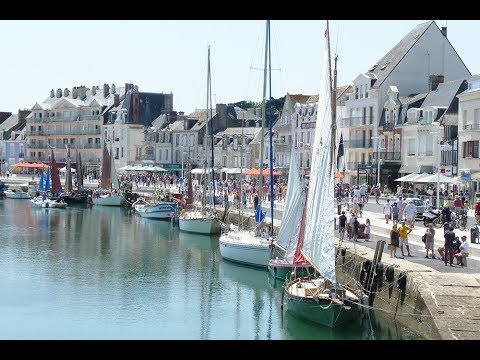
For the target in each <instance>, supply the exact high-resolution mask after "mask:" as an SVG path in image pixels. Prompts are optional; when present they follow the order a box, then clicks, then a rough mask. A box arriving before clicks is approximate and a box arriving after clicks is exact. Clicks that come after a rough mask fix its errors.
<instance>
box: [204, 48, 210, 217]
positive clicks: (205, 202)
mask: <svg viewBox="0 0 480 360" xmlns="http://www.w3.org/2000/svg"><path fill="white" fill-rule="evenodd" d="M207 67H208V69H209V68H210V45H209V46H208V65H207ZM209 75H210V74H209V71H208V70H207V107H206V109H205V134H204V136H203V151H204V155H205V159H204V161H203V175H202V176H203V187H202V188H203V191H202V213H203V214H204V213H205V211H206V207H207V200H206V199H207V178H208V176H207V164H208V152H207V139H208V123H209V122H208V115H209V112H208V108H209V90H210V79H209Z"/></svg>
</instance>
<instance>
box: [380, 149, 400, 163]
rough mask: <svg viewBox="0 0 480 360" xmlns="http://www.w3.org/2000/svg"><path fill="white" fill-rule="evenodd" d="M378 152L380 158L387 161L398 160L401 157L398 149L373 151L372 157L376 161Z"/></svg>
mask: <svg viewBox="0 0 480 360" xmlns="http://www.w3.org/2000/svg"><path fill="white" fill-rule="evenodd" d="M377 154H380V159H382V160H387V161H400V160H401V159H402V153H401V152H400V151H392V152H391V151H387V152H380V153H378V152H376V151H374V152H373V159H374V160H375V161H376V160H377V158H378V155H377Z"/></svg>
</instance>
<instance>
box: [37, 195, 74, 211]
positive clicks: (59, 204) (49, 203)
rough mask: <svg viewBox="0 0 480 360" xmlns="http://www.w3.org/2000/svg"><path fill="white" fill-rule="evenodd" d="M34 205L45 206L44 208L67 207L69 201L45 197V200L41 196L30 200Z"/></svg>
mask: <svg viewBox="0 0 480 360" xmlns="http://www.w3.org/2000/svg"><path fill="white" fill-rule="evenodd" d="M30 201H31V202H32V205H33V206H34V207H38V208H44V209H65V208H66V207H67V203H64V202H57V201H55V200H50V199H45V200H43V199H42V198H41V197H36V198H33V199H31V200H30Z"/></svg>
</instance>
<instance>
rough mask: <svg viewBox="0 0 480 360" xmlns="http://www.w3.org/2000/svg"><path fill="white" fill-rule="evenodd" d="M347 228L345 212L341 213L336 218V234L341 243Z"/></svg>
mask: <svg viewBox="0 0 480 360" xmlns="http://www.w3.org/2000/svg"><path fill="white" fill-rule="evenodd" d="M346 226H347V217H346V215H345V211H342V215H340V216H339V217H338V233H339V234H340V241H343V238H344V237H345V228H346Z"/></svg>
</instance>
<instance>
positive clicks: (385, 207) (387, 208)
mask: <svg viewBox="0 0 480 360" xmlns="http://www.w3.org/2000/svg"><path fill="white" fill-rule="evenodd" d="M383 213H384V215H385V221H386V223H387V224H388V220H389V219H390V215H391V214H392V205H390V199H387V202H386V203H385V205H383Z"/></svg>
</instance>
